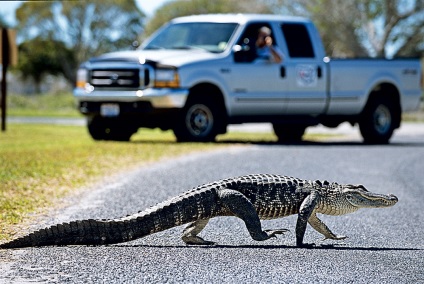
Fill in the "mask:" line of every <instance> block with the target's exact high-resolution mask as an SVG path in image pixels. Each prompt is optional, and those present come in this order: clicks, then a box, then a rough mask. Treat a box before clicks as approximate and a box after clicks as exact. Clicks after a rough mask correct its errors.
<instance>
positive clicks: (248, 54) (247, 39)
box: [234, 22, 275, 63]
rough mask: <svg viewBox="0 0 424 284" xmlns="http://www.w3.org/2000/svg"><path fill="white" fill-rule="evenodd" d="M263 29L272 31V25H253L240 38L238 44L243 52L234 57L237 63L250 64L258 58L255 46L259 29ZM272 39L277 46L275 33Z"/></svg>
mask: <svg viewBox="0 0 424 284" xmlns="http://www.w3.org/2000/svg"><path fill="white" fill-rule="evenodd" d="M262 27H267V28H269V29H271V27H270V25H269V24H268V23H266V22H262V23H261V22H259V23H252V24H249V25H248V26H247V27H246V29H245V30H244V32H243V34H242V36H241V37H240V38H239V40H238V42H237V44H238V45H240V46H241V47H242V50H243V52H240V53H237V54H235V57H234V61H235V62H239V63H249V62H253V61H254V60H255V59H256V58H257V56H256V47H255V44H256V39H257V38H258V32H259V29H260V28H262ZM271 30H272V29H271ZM271 38H272V41H273V43H274V44H275V39H274V35H273V33H271Z"/></svg>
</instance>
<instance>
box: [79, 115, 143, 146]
mask: <svg viewBox="0 0 424 284" xmlns="http://www.w3.org/2000/svg"><path fill="white" fill-rule="evenodd" d="M87 128H88V132H89V133H90V135H91V137H92V138H93V139H94V140H110V141H129V140H130V138H131V136H132V135H133V134H134V133H135V132H136V131H137V129H136V128H135V127H132V126H129V125H127V124H126V122H125V121H124V120H120V119H117V118H104V117H101V116H94V117H89V118H88V119H87Z"/></svg>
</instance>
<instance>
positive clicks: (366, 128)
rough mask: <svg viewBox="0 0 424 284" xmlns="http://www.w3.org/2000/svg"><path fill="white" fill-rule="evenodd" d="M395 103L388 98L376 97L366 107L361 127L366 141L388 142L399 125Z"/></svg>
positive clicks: (373, 142) (374, 142) (360, 123)
mask: <svg viewBox="0 0 424 284" xmlns="http://www.w3.org/2000/svg"><path fill="white" fill-rule="evenodd" d="M399 119H400V118H399V114H398V113H397V110H396V107H395V104H394V103H393V102H392V101H391V100H390V99H388V98H381V97H379V98H374V99H372V100H371V101H370V102H369V103H368V105H367V107H366V108H365V110H364V112H363V114H362V117H361V119H360V122H359V129H360V131H361V135H362V137H363V138H364V142H365V143H371V144H386V143H388V142H389V140H390V138H391V137H392V135H393V131H394V130H395V128H396V125H399V121H398V120H399Z"/></svg>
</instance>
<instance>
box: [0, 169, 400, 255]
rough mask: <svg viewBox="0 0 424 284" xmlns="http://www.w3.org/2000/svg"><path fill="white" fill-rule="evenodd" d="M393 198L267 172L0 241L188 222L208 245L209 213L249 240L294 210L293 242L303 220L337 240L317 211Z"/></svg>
mask: <svg viewBox="0 0 424 284" xmlns="http://www.w3.org/2000/svg"><path fill="white" fill-rule="evenodd" d="M397 201H398V199H397V197H396V196H394V195H392V194H389V195H382V194H376V193H371V192H369V191H367V190H366V189H365V187H364V186H362V185H349V184H348V185H340V184H337V183H329V182H327V181H322V182H321V181H308V180H301V179H297V178H293V177H286V176H280V175H271V174H257V175H247V176H241V177H236V178H229V179H223V180H220V181H216V182H213V183H208V184H205V185H201V186H198V187H195V188H193V189H192V190H190V191H187V192H186V193H183V194H181V195H179V196H176V197H174V198H171V199H169V200H167V201H165V202H162V203H159V204H157V205H156V206H153V207H150V208H148V209H146V210H144V211H141V212H138V213H136V214H133V215H129V216H126V217H123V218H118V219H111V220H82V221H73V222H70V223H63V224H58V225H55V226H51V227H48V228H45V229H41V230H39V231H36V232H34V233H31V234H29V235H27V236H24V237H21V238H18V239H15V240H12V241H10V242H8V243H4V244H1V245H0V248H21V247H31V246H51V245H58V246H63V245H104V244H115V243H121V242H127V241H131V240H134V239H137V238H141V237H144V236H147V235H150V234H154V233H157V232H160V231H163V230H166V229H169V228H172V227H176V226H179V225H183V224H189V225H188V226H187V227H186V229H185V230H184V231H183V235H182V239H183V241H184V242H185V243H186V244H194V245H210V244H214V243H213V242H210V241H205V240H203V239H202V238H200V237H199V236H197V235H198V234H199V233H200V232H201V231H202V229H203V228H204V227H205V226H206V224H207V223H208V221H209V219H210V218H214V217H218V216H236V217H239V218H241V219H242V220H243V221H244V222H245V224H246V227H247V229H248V231H249V233H250V235H251V237H252V238H253V239H254V240H257V241H264V240H267V239H269V238H271V237H275V236H276V235H278V234H283V233H284V232H286V231H288V230H286V229H279V230H262V227H261V223H260V219H263V220H266V219H275V218H281V217H285V216H289V215H293V214H298V220H297V224H296V245H297V246H300V247H301V246H307V244H304V243H303V237H304V235H305V231H306V226H307V223H309V224H310V225H311V226H312V227H313V228H314V229H315V230H316V231H318V232H319V233H321V234H323V235H324V237H325V238H326V239H334V240H341V239H344V238H346V237H345V236H338V235H335V234H334V233H332V232H331V231H330V229H329V228H328V227H327V226H326V225H325V224H324V223H323V222H322V221H321V220H320V219H318V217H317V216H316V214H317V213H321V214H327V215H343V214H347V213H351V212H355V211H356V210H358V209H359V208H379V207H389V206H393V205H394V204H396V202H397Z"/></svg>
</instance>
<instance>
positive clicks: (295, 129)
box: [272, 123, 306, 143]
mask: <svg viewBox="0 0 424 284" xmlns="http://www.w3.org/2000/svg"><path fill="white" fill-rule="evenodd" d="M272 126H273V128H274V133H275V135H277V137H278V142H280V143H296V142H300V141H302V137H303V134H305V130H306V126H305V125H302V124H279V123H278V124H277V123H274V124H273V125H272Z"/></svg>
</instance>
